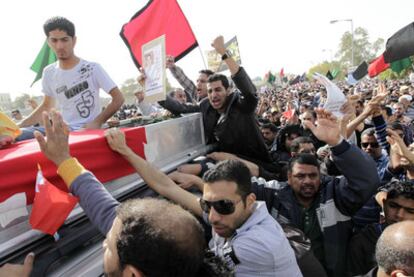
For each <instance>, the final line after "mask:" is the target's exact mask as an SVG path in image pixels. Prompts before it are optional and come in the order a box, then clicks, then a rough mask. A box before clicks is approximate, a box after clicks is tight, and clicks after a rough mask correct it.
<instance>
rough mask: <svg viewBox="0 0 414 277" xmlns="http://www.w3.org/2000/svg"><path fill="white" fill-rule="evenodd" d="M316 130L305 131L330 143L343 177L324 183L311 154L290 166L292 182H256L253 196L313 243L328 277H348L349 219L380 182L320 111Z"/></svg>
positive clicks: (372, 168) (369, 161)
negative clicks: (262, 201) (263, 201)
mask: <svg viewBox="0 0 414 277" xmlns="http://www.w3.org/2000/svg"><path fill="white" fill-rule="evenodd" d="M316 112H317V116H318V125H317V126H315V125H314V124H313V123H312V122H310V121H305V123H304V124H305V125H306V126H307V128H309V129H310V130H311V131H312V132H313V134H314V135H315V136H316V137H317V138H318V139H319V140H321V141H324V142H326V143H327V144H328V145H329V146H330V148H331V152H332V156H333V160H334V162H335V164H336V166H337V167H338V169H339V170H340V171H341V172H342V174H343V177H339V178H334V177H323V178H322V177H321V174H320V168H319V163H318V160H317V159H316V157H315V156H314V155H312V154H299V155H297V156H296V157H294V158H292V159H291V160H290V162H289V165H288V181H287V183H280V182H276V181H270V182H264V180H263V179H256V180H255V181H254V182H253V191H254V192H255V194H256V197H257V199H258V200H265V201H266V205H267V207H268V209H269V210H270V212H271V214H272V216H273V217H275V218H276V219H277V220H278V222H280V223H286V224H291V225H293V226H294V227H296V228H299V229H301V230H302V231H303V232H304V233H305V234H306V235H307V237H309V239H310V240H311V242H312V248H311V249H312V251H313V253H314V255H315V256H316V258H318V260H319V261H320V262H321V264H322V265H323V266H324V267H325V269H326V272H327V274H328V276H346V260H345V257H346V251H347V243H348V240H349V238H350V237H351V235H352V227H353V222H352V220H351V217H352V216H353V215H354V214H355V213H356V212H357V211H358V210H359V208H360V207H361V206H362V205H363V204H364V203H365V202H366V201H367V200H368V199H369V198H370V197H371V196H372V195H373V194H374V192H375V191H376V189H377V187H378V184H379V178H378V174H377V172H376V168H375V163H374V161H373V160H372V159H371V158H370V157H368V156H367V155H365V154H364V153H363V152H362V151H361V150H360V149H359V148H357V147H356V146H354V145H351V144H349V143H348V142H347V141H345V140H344V139H343V138H342V137H341V135H340V133H341V132H340V127H339V124H338V122H337V119H336V118H335V117H334V116H333V115H332V114H331V113H330V112H328V111H325V110H323V109H316Z"/></svg>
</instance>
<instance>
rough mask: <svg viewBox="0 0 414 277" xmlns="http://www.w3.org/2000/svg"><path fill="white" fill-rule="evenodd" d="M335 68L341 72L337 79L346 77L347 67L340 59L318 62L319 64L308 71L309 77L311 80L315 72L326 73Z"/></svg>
mask: <svg viewBox="0 0 414 277" xmlns="http://www.w3.org/2000/svg"><path fill="white" fill-rule="evenodd" d="M334 69H337V70H339V73H338V75H337V76H336V78H335V80H341V79H343V78H344V77H345V72H346V69H345V67H344V65H343V64H341V63H340V62H338V61H332V62H328V61H324V62H322V63H320V64H317V65H315V66H313V67H311V68H310V69H309V71H308V73H307V77H308V79H309V80H310V79H312V75H313V73H315V72H318V73H320V74H322V75H325V74H326V73H327V72H328V70H330V71H331V72H332V71H333V70H334Z"/></svg>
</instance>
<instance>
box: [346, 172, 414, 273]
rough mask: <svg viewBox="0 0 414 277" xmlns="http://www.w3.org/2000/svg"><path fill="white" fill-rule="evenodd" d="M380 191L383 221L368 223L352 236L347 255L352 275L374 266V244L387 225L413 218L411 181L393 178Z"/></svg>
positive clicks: (413, 188)
mask: <svg viewBox="0 0 414 277" xmlns="http://www.w3.org/2000/svg"><path fill="white" fill-rule="evenodd" d="M381 191H382V192H385V198H383V199H381V200H382V202H383V209H384V217H385V222H384V223H374V224H370V225H368V226H366V227H365V228H364V229H363V230H362V231H361V232H359V233H358V234H356V235H355V236H353V237H352V239H351V241H350V244H349V255H348V271H349V273H350V274H351V275H352V276H354V275H359V274H366V273H367V272H368V271H369V270H371V269H372V268H373V267H375V266H376V264H377V262H376V260H375V245H376V243H377V240H378V238H379V236H380V235H381V233H382V232H383V230H384V229H385V228H386V227H387V226H389V225H391V224H394V223H396V222H401V221H405V220H414V183H413V181H398V180H393V181H391V182H389V183H388V184H387V185H385V186H384V187H382V188H381Z"/></svg>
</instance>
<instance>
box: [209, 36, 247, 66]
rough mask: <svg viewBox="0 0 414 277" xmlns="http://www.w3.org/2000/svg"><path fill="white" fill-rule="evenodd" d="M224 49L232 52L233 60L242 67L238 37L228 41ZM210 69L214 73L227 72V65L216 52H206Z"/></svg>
mask: <svg viewBox="0 0 414 277" xmlns="http://www.w3.org/2000/svg"><path fill="white" fill-rule="evenodd" d="M224 47H226V49H227V50H228V51H230V53H231V56H232V58H233V59H234V60H235V61H236V63H238V64H239V65H241V58H240V50H239V44H238V42H237V37H233V38H232V39H231V40H229V41H227V42H226V43H225V44H224ZM206 56H207V62H208V68H209V69H210V70H212V71H214V72H221V71H224V70H227V69H228V67H227V64H226V63H225V62H223V61H222V60H221V55H220V54H219V53H217V52H216V50H209V51H206Z"/></svg>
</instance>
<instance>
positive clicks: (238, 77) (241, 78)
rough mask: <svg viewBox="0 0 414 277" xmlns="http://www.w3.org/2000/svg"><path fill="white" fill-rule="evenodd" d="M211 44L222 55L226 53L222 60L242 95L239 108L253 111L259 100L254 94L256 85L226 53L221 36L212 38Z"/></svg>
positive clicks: (248, 111)
mask: <svg viewBox="0 0 414 277" xmlns="http://www.w3.org/2000/svg"><path fill="white" fill-rule="evenodd" d="M211 45H212V46H213V47H214V49H215V50H216V51H217V53H219V54H220V55H221V56H222V57H223V55H224V54H226V55H227V58H225V56H224V57H223V58H225V59H224V62H225V63H226V64H227V67H228V68H229V70H230V73H231V76H232V79H233V81H234V83H235V85H236V87H237V88H238V89H239V90H240V92H241V94H242V96H243V97H240V98H239V106H240V108H241V109H242V110H244V111H245V112H247V113H254V112H255V110H256V107H257V103H258V101H259V100H258V98H257V95H256V87H255V86H254V84H253V82H252V80H251V79H250V77H249V75H247V73H246V71H245V70H244V69H243V68H242V67H240V66H239V65H238V64H237V63H236V61H235V60H234V59H233V57H231V55H229V54H228V53H226V48H225V47H224V39H223V36H219V37H217V38H216V39H214V41H213V43H212V44H211Z"/></svg>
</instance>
